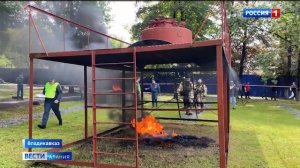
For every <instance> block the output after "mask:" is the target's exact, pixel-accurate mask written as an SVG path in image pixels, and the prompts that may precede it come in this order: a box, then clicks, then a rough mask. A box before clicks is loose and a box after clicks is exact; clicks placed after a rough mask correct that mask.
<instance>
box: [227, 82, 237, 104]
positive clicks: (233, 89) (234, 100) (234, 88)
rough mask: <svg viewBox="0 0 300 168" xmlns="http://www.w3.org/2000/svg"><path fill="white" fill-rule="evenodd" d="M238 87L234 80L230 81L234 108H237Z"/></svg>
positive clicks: (231, 99) (230, 93)
mask: <svg viewBox="0 0 300 168" xmlns="http://www.w3.org/2000/svg"><path fill="white" fill-rule="evenodd" d="M238 89H239V88H238V87H237V85H236V84H235V83H234V82H233V81H230V85H229V90H230V91H229V95H230V103H231V105H232V109H235V107H236V97H237V96H238Z"/></svg>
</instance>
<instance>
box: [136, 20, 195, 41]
mask: <svg viewBox="0 0 300 168" xmlns="http://www.w3.org/2000/svg"><path fill="white" fill-rule="evenodd" d="M185 25H186V24H185V22H181V24H180V25H178V23H177V21H176V20H175V19H170V18H158V19H155V20H152V21H150V23H149V27H148V28H146V29H144V30H143V31H142V33H141V40H161V41H165V42H169V43H171V44H183V43H192V31H191V30H189V29H187V28H186V27H185Z"/></svg>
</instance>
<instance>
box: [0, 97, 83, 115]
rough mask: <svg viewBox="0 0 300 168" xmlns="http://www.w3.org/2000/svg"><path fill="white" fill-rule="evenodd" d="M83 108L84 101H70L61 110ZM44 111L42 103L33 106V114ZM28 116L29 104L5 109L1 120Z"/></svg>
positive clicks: (64, 103) (63, 104) (1, 110)
mask: <svg viewBox="0 0 300 168" xmlns="http://www.w3.org/2000/svg"><path fill="white" fill-rule="evenodd" d="M81 105H82V106H83V102H82V101H68V102H62V103H61V104H60V109H61V110H62V109H66V108H68V107H72V106H81ZM43 111H44V104H43V103H41V104H40V105H37V106H33V114H36V113H41V112H43ZM27 114H28V104H26V105H20V106H16V107H9V108H5V109H0V119H8V118H14V117H18V116H23V115H27Z"/></svg>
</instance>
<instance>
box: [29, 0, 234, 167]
mask: <svg viewBox="0 0 300 168" xmlns="http://www.w3.org/2000/svg"><path fill="white" fill-rule="evenodd" d="M221 8H222V9H223V10H222V39H217V40H209V41H202V42H193V43H192V44H178V45H160V46H151V47H133V48H120V49H101V50H85V51H63V52H47V50H46V48H45V46H44V45H43V41H42V39H41V38H40V36H39V35H38V38H39V41H40V43H41V44H42V47H43V50H44V53H31V45H32V44H31V26H32V25H33V26H34V28H35V31H36V34H39V33H38V29H37V28H36V26H35V23H34V21H33V17H32V14H31V11H32V10H35V11H38V12H41V13H44V14H46V15H48V16H51V17H54V18H57V19H60V20H62V21H63V22H67V23H69V24H74V25H76V26H78V27H80V28H82V29H84V30H86V31H88V32H89V31H91V32H94V33H96V34H99V35H102V36H105V37H106V38H111V39H114V40H117V41H120V42H122V43H125V44H128V43H126V42H124V41H122V40H119V39H116V38H113V37H111V36H108V35H106V34H103V33H101V32H97V31H95V30H92V29H91V28H88V27H86V26H83V25H81V24H79V23H76V22H73V21H71V20H68V19H65V18H63V17H60V16H56V15H54V14H52V13H49V12H47V11H44V10H41V9H39V8H36V7H33V6H30V5H27V9H28V10H29V15H28V16H29V36H30V37H29V59H30V61H29V63H30V66H29V88H30V89H29V129H28V138H29V139H32V138H33V135H32V120H33V118H32V112H33V81H34V73H33V72H34V59H45V60H55V59H57V58H60V61H59V62H64V61H62V58H63V59H65V58H66V59H68V60H72V58H76V59H78V58H79V59H81V58H84V59H85V61H82V62H83V63H82V64H81V65H83V66H84V95H85V96H84V97H85V99H84V106H85V108H84V139H82V140H78V141H75V142H72V143H69V144H65V145H64V146H63V148H62V149H59V150H63V149H65V148H67V147H70V146H73V145H75V144H79V143H82V142H84V141H87V140H89V139H92V140H93V162H85V161H75V160H72V161H44V162H50V163H58V164H66V165H78V166H89V167H107V168H118V167H126V168H127V167H129V166H116V165H109V164H101V163H98V162H97V158H98V156H99V155H118V156H124V155H126V154H119V153H108V152H99V151H97V139H101V138H103V137H104V135H107V134H108V133H110V132H111V131H113V130H116V129H119V128H121V127H123V126H124V125H128V124H130V123H126V122H119V123H118V124H119V125H120V126H118V127H116V128H112V129H111V130H107V131H105V132H102V133H97V131H96V126H97V124H112V123H109V122H106V123H105V122H98V121H97V109H110V108H115V109H120V110H122V112H123V113H124V111H125V110H128V109H131V110H134V120H135V121H136V122H135V123H137V120H138V114H137V113H138V110H141V111H144V110H149V109H146V108H144V107H143V103H142V106H141V107H138V99H137V93H136V92H135V91H134V92H132V93H126V92H122V93H109V94H107V93H97V91H96V81H97V80H122V87H123V88H124V87H125V86H124V85H125V84H124V80H134V82H133V83H134V86H133V87H134V90H136V82H135V81H136V79H137V71H138V69H137V67H138V60H137V54H140V53H145V52H156V51H166V50H174V49H188V48H201V47H213V48H214V49H215V50H214V52H215V53H216V73H217V95H218V97H217V100H218V101H217V108H210V109H209V108H207V109H203V110H217V111H218V120H213V121H209V120H207V121H208V122H218V132H219V152H220V153H219V155H220V168H225V167H227V155H228V143H229V102H228V99H229V97H228V91H229V89H228V85H229V81H228V79H229V76H228V68H229V66H230V48H229V46H230V43H229V42H230V41H229V39H228V38H229V34H228V26H227V22H226V19H225V18H226V11H225V7H224V2H223V3H222V7H221ZM64 46H65V45H64ZM64 49H65V47H64ZM114 54H130V55H131V56H132V61H130V62H126V61H125V62H124V61H123V62H114V63H112V62H110V63H108V62H101V61H99V62H98V61H97V59H98V58H100V56H101V55H110V56H111V57H113V55H114ZM67 63H68V62H67ZM128 63H129V64H132V65H133V71H132V72H133V77H132V78H130V79H128V78H125V71H124V70H123V73H122V74H123V75H122V78H118V79H116V78H105V79H104V78H96V68H97V67H102V66H105V65H110V66H112V64H122V65H124V64H128ZM87 66H91V67H92V106H89V105H88V102H87V90H88V88H87V75H88V74H87ZM126 94H133V97H134V105H133V106H131V107H128V106H127V107H125V103H124V95H126ZM97 95H99V96H105V95H123V99H122V100H123V102H122V107H108V106H106V107H105V106H98V105H97V104H96V96H97ZM142 97H143V96H142ZM142 102H143V100H142ZM88 108H92V116H93V117H92V118H93V120H92V122H93V131H92V132H93V136H91V137H88V133H87V130H88V119H87V118H88ZM181 110H185V109H181ZM156 111H178V109H156ZM160 119H169V120H184V119H174V118H162V117H161V118H160ZM197 121H205V120H197ZM114 124H115V123H114ZM135 128H137V127H135ZM106 138H112V137H106ZM119 140H130V141H134V142H135V155H134V156H135V161H136V162H135V166H133V167H136V168H137V167H139V157H138V156H139V147H138V141H139V137H138V134H137V131H135V137H134V138H119ZM28 151H29V152H31V151H32V149H28ZM49 151H58V149H51V150H49Z"/></svg>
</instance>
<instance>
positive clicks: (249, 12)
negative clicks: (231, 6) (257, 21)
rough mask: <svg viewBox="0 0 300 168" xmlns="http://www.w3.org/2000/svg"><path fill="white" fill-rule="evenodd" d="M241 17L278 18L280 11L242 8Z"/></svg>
mask: <svg viewBox="0 0 300 168" xmlns="http://www.w3.org/2000/svg"><path fill="white" fill-rule="evenodd" d="M243 16H244V17H245V18H279V17H280V9H270V8H244V10H243Z"/></svg>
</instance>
